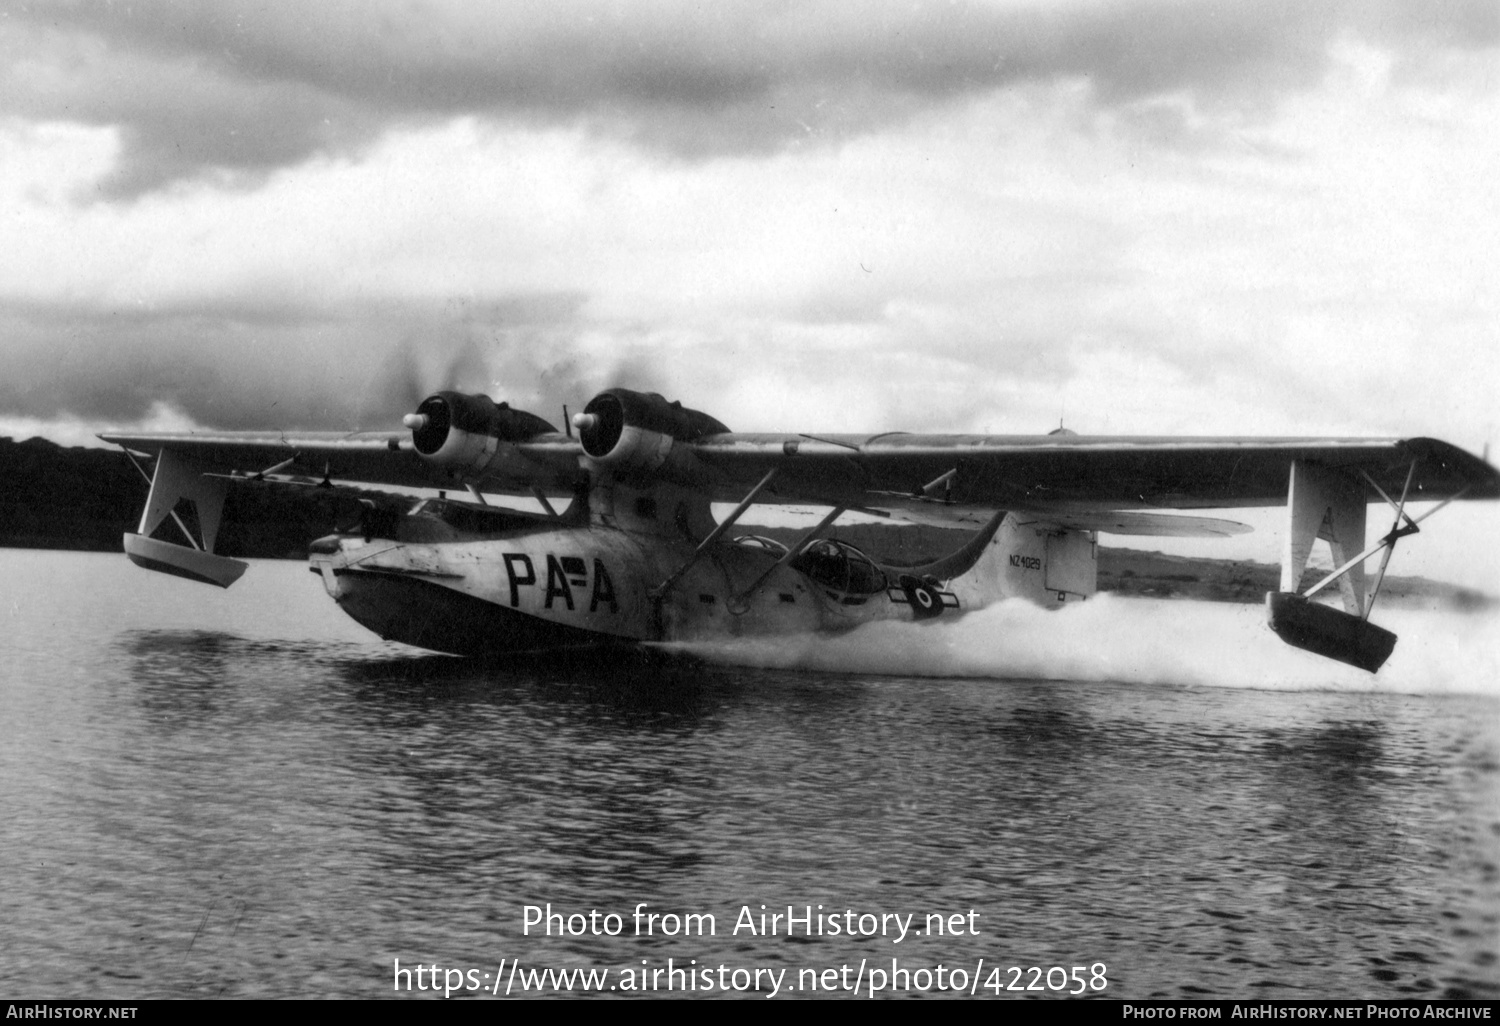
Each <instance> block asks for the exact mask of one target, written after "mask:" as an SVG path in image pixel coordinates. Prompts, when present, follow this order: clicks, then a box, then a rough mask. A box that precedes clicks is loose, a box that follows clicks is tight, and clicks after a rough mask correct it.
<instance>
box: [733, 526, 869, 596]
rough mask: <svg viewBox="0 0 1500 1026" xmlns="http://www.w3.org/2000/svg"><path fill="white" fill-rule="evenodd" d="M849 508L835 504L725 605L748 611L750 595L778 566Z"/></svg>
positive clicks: (784, 563)
mask: <svg viewBox="0 0 1500 1026" xmlns="http://www.w3.org/2000/svg"><path fill="white" fill-rule="evenodd" d="M847 509H848V507H847V506H835V507H833V509H831V510H829V511H828V515H827V516H826V517H824V518H823V519H822V520H819V521H818V526H817V527H814V528H813V529H812V530H811V531H808V532H807V533H806V534H804V535H803V536H802V537H801V538H798V539H797V541H796V543H795V544H793V545H792V546H791V547H789V548H788V549H787V550H786V555H784V556H782V557H781V558H780V559H778V560H777V561H776V562H774V563H772V564H771V565H770V566H768V567H766V572H765V573H763V574H761V575H760V576H759V577H757V578H756V579H755V581H754V582H753V583H752V584H751V585H750V587H748V588H746V589H745V590H744V591H742V592H740V593H739V594H738V595H732V596H730V599H729V601H728V602H726V603H725V604H724V605H725V607H726V608H727V609H728V610H729V611H730V612H731V613H734V614H736V615H738V614H740V613H743V612H745V611H747V610H748V609H749V608H750V606H749V600H750V596H751V595H754V594H755V592H756V591H757V590H758V589H759V588H760V586H761V585H762V584H764V583H765V580H766V578H767V577H770V576H771V574H772V573H773V572H774V571H775V570H776V568H777V567H780V566H785V565H786V564H787V563H790V562H791V561H792V560H794V559H796V558H797V554H798V553H799V552H801V551H802V549H803V548H804V547H805V546H806V545H807V543H808V542H810V541H812V540H813V539H814V538H816V537H818V536H819V535H820V534H822V533H823V532H824V531H826V530H827V529H828V525H829V524H831V523H833V522H834V521H835V520H837V519H838V518H839V517H841V516H843V515H844V512H845V511H846V510H847Z"/></svg>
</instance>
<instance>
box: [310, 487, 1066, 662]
mask: <svg viewBox="0 0 1500 1026" xmlns="http://www.w3.org/2000/svg"><path fill="white" fill-rule="evenodd" d="M444 510H445V511H446V512H447V513H449V514H450V515H451V514H453V513H454V510H452V508H451V507H444ZM469 514H472V510H471V511H469V513H467V514H465V515H469ZM435 522H436V521H434V520H433V519H431V518H430V517H415V516H413V517H408V518H407V523H406V527H405V529H404V531H402V532H398V534H402V533H404V534H406V535H408V536H410V537H407V538H406V539H405V540H402V539H401V538H399V537H398V538H380V537H361V536H357V535H338V536H330V537H329V538H325V539H320V540H319V541H318V542H316V543H314V546H313V556H312V568H313V569H314V570H315V571H316V572H318V573H320V574H321V576H322V579H323V583H324V586H325V588H326V589H327V591H328V593H329V595H331V596H332V597H333V599H334V600H335V601H336V602H337V603H338V604H339V606H340V607H341V608H342V609H343V610H344V611H345V612H346V613H348V614H349V615H350V616H351V617H353V618H354V619H355V620H356V621H358V622H359V623H361V624H363V625H364V626H366V627H368V628H369V629H370V630H372V631H374V632H375V633H376V634H378V635H380V636H381V637H382V638H385V639H388V640H393V641H400V642H403V643H405V644H409V645H414V646H416V647H419V648H426V649H430V650H433V651H438V652H447V653H452V654H456V655H495V654H500V653H507V652H531V651H541V650H559V649H578V648H597V647H607V646H621V645H630V644H635V643H642V642H645V643H650V642H688V643H693V642H715V641H722V640H729V639H735V638H753V637H785V636H790V635H797V634H810V633H822V634H839V633H843V632H845V631H848V630H851V629H853V628H855V627H857V626H859V625H860V624H863V623H869V622H871V621H877V620H924V621H926V620H934V619H938V618H940V617H952V616H955V615H958V614H960V613H962V612H964V611H967V610H971V609H977V608H981V607H982V606H985V605H987V604H989V603H990V602H992V601H995V600H997V599H1000V598H1007V597H1025V598H1028V599H1030V600H1032V601H1036V602H1040V603H1042V604H1044V605H1056V604H1059V603H1060V602H1062V601H1064V600H1065V599H1066V597H1067V595H1066V593H1065V589H1067V588H1079V589H1085V588H1086V589H1087V590H1086V591H1082V590H1081V591H1080V593H1079V595H1078V596H1077V597H1084V595H1086V594H1089V593H1092V590H1093V567H1094V562H1093V552H1092V542H1091V540H1090V539H1089V538H1088V537H1087V536H1083V535H1078V536H1076V538H1074V540H1076V541H1078V542H1080V544H1078V545H1072V546H1071V547H1068V546H1062V545H1061V544H1060V543H1061V542H1062V541H1066V540H1068V538H1069V535H1068V533H1066V532H1059V531H1058V530H1057V529H1056V528H1055V527H1052V526H1047V525H1037V524H1032V523H1030V522H1026V523H1022V522H1019V521H1014V520H1007V522H1006V524H1005V525H1004V526H1003V527H1002V529H1001V530H1000V531H999V532H998V534H995V535H994V537H993V538H992V539H987V540H986V539H981V540H982V541H985V544H984V548H983V549H982V550H980V549H976V550H975V551H974V553H973V556H972V558H971V559H968V560H966V561H965V563H964V566H963V568H962V570H958V569H957V568H955V573H956V574H957V576H955V577H954V578H953V579H951V580H948V581H938V580H936V579H933V578H931V577H927V578H923V579H918V577H916V576H913V575H912V574H911V573H908V572H906V571H903V570H901V569H900V568H894V567H879V566H877V565H876V564H874V563H872V562H871V561H869V560H868V558H867V557H865V556H864V555H863V554H861V553H859V552H858V550H855V549H852V548H850V547H848V546H843V545H842V544H841V543H828V545H827V551H826V552H825V553H823V554H822V555H810V556H808V557H806V558H804V559H801V560H794V561H792V562H790V563H788V562H782V561H780V560H779V558H778V557H779V555H780V552H779V551H775V550H769V549H767V548H765V547H761V546H756V545H747V544H739V543H733V542H729V543H720V544H715V545H711V546H710V547H708V548H707V549H706V550H705V551H703V552H701V553H700V552H697V545H695V544H694V543H692V542H691V541H688V540H685V539H683V538H680V537H677V538H673V537H670V536H667V535H664V534H662V533H653V532H648V531H640V530H622V529H620V528H618V527H616V526H611V525H603V524H599V523H579V524H572V525H567V526H558V525H556V523H555V522H552V523H547V522H541V523H535V522H531V523H527V524H524V525H523V526H521V527H519V528H516V529H513V530H507V531H505V532H504V533H503V534H501V535H499V536H495V537H477V538H476V537H469V538H460V537H453V538H450V539H447V540H444V539H442V538H441V537H434V536H432V534H431V532H430V530H429V529H430V528H432V525H433V524H434V523H435ZM412 538H417V539H418V540H411V539H412ZM809 551H811V550H809ZM1070 567H1073V568H1075V569H1074V570H1073V571H1072V572H1071V577H1073V578H1082V577H1086V580H1083V581H1082V583H1059V582H1060V581H1062V580H1063V577H1059V574H1060V573H1061V572H1062V570H1068V569H1069V568H1070ZM1080 567H1081V568H1082V569H1083V570H1086V571H1087V572H1086V573H1084V574H1080V573H1078V572H1077V569H1076V568H1080ZM1063 576H1064V577H1067V576H1069V575H1066V574H1065V575H1063ZM664 582H666V583H667V584H668V585H669V586H667V587H665V588H663V583H664Z"/></svg>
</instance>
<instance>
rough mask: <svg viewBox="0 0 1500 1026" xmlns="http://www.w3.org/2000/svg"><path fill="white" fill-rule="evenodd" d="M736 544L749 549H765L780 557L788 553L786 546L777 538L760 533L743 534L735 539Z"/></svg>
mask: <svg viewBox="0 0 1500 1026" xmlns="http://www.w3.org/2000/svg"><path fill="white" fill-rule="evenodd" d="M734 543H735V544H736V545H743V546H745V547H746V548H747V549H763V550H764V551H766V552H769V553H770V554H771V555H773V556H775V557H776V558H777V559H780V558H781V557H782V556H784V555H786V546H785V545H783V544H781V542H779V541H777V540H776V539H775V538H766V537H764V536H762V535H758V534H742V535H740V536H739V537H738V538H736V539H735V540H734Z"/></svg>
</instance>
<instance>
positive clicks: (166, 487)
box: [125, 448, 249, 588]
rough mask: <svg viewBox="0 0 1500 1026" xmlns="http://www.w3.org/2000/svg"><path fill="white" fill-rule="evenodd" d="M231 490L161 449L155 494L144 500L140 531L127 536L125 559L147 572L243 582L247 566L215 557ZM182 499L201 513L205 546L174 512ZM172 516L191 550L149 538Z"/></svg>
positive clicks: (225, 582) (153, 481) (153, 479)
mask: <svg viewBox="0 0 1500 1026" xmlns="http://www.w3.org/2000/svg"><path fill="white" fill-rule="evenodd" d="M132 462H134V457H132ZM136 469H137V470H140V469H141V468H140V464H136ZM141 473H142V474H144V473H145V471H144V470H142V471H141ZM227 490H228V485H227V483H226V482H225V481H224V480H223V479H222V478H217V477H210V476H208V475H206V474H203V473H201V472H200V470H199V468H198V467H196V466H194V465H192V464H190V463H188V462H187V461H186V460H184V459H182V458H181V457H180V456H178V455H176V454H175V453H174V452H173V451H172V450H171V449H166V448H164V449H162V450H161V452H160V453H159V454H158V455H157V457H156V473H155V474H153V475H152V477H151V491H150V493H149V494H148V495H147V496H146V508H145V509H144V510H142V511H141V522H140V525H139V527H137V529H136V533H134V534H131V533H127V534H126V535H125V555H127V556H129V557H130V561H131V562H132V563H134V564H135V565H136V566H140V567H145V568H146V569H147V570H156V571H158V572H159V573H164V574H171V575H172V576H174V577H186V578H188V579H189V580H192V581H202V582H203V583H204V584H217V585H218V586H219V587H221V588H227V587H229V586H230V585H231V584H233V583H234V582H235V581H237V580H239V579H240V575H241V574H243V573H244V572H245V569H246V567H247V566H248V565H249V564H247V563H242V562H240V561H239V560H237V559H229V558H228V557H226V556H216V555H214V551H213V549H214V542H215V540H217V538H218V534H219V518H220V516H221V515H222V514H223V512H224V497H225V494H226V492H227ZM181 499H191V500H192V502H193V507H194V508H195V509H196V510H197V511H198V526H199V528H200V530H201V531H202V534H203V541H202V543H201V544H200V543H199V541H198V539H197V538H194V537H193V534H192V532H191V531H189V530H188V529H187V525H186V524H184V523H183V522H182V519H181V518H180V517H178V515H177V511H176V510H175V509H174V508H173V507H175V506H176V505H177V503H178V501H179V500H181ZM168 516H170V517H171V518H172V519H173V520H174V521H176V523H177V526H178V528H180V529H181V531H182V533H183V534H184V535H185V536H186V537H187V540H188V544H189V545H191V546H192V548H186V547H184V546H182V545H174V544H172V543H171V542H164V541H160V540H158V539H156V538H153V537H151V532H153V531H155V530H156V529H157V527H159V526H160V525H161V522H162V521H163V520H165V519H166V518H167V517H168Z"/></svg>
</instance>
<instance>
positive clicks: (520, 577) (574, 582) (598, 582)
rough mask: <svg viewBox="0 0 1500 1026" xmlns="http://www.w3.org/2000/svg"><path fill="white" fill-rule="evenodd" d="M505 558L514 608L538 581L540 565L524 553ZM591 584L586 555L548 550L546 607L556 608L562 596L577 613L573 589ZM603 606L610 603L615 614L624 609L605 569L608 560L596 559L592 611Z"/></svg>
mask: <svg viewBox="0 0 1500 1026" xmlns="http://www.w3.org/2000/svg"><path fill="white" fill-rule="evenodd" d="M503 558H504V560H505V577H506V580H507V581H508V582H509V584H510V605H511V608H512V609H514V608H516V607H517V606H519V605H520V604H521V589H522V588H529V587H534V586H535V585H536V584H537V573H536V564H534V563H533V562H532V560H531V557H530V556H529V555H527V554H526V553H524V552H507V553H505V554H504V557H503ZM588 583H589V581H588V564H587V563H585V562H584V560H583V557H581V556H560V557H559V556H556V555H553V554H552V553H550V552H549V553H547V585H546V588H547V590H546V594H545V596H544V597H543V599H542V608H544V609H552V608H553V606H554V604H555V603H556V602H557V601H558V600H559V599H561V600H562V602H563V604H564V605H565V606H566V607H567V609H568V611H569V612H573V611H574V610H575V609H576V608H577V606H576V604H575V602H574V599H573V589H574V588H578V589H579V590H582V589H584V588H586V587H588ZM601 605H606V606H608V607H609V611H610V612H611V613H618V612H619V611H620V603H619V601H618V599H617V598H616V596H615V582H614V580H613V578H611V577H610V576H609V571H608V570H606V569H605V568H604V561H603V560H601V559H595V560H594V586H593V589H592V590H591V591H590V592H589V612H590V613H594V612H597V611H598V610H599V607H600V606H601Z"/></svg>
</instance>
